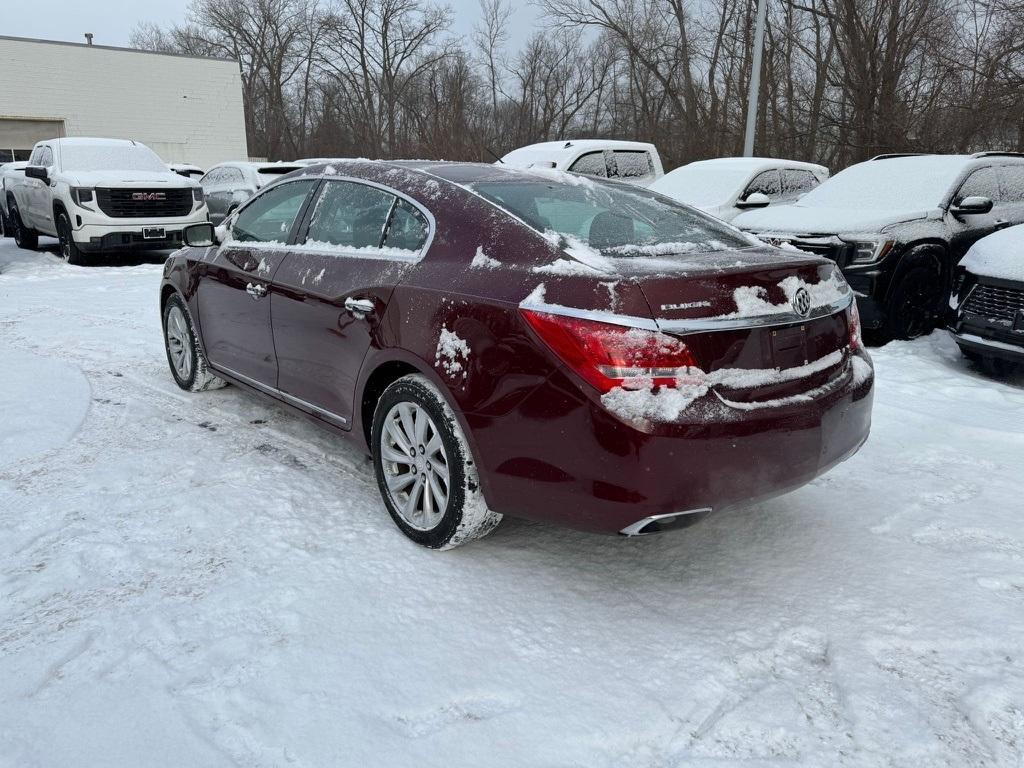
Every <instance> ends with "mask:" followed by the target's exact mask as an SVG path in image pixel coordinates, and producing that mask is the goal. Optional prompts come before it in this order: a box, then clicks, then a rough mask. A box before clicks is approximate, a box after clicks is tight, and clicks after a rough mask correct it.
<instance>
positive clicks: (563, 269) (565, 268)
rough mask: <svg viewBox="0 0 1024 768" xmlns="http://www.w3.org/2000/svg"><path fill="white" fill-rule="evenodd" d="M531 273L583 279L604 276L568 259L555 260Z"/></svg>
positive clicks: (598, 271)
mask: <svg viewBox="0 0 1024 768" xmlns="http://www.w3.org/2000/svg"><path fill="white" fill-rule="evenodd" d="M533 271H534V272H543V273H547V274H550V275H563V276H568V275H581V276H583V277H593V276H594V275H595V274H604V273H603V272H601V271H600V270H597V269H595V268H594V267H591V266H588V265H587V264H584V263H583V262H581V261H575V260H569V259H556V260H555V261H553V262H552V263H550V264H544V265H542V266H539V267H534V268H533Z"/></svg>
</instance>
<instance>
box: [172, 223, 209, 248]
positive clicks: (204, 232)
mask: <svg viewBox="0 0 1024 768" xmlns="http://www.w3.org/2000/svg"><path fill="white" fill-rule="evenodd" d="M181 239H182V240H183V241H184V243H185V245H189V246H192V247H193V248H204V247H206V246H209V245H216V244H217V235H216V233H215V232H214V231H213V224H211V223H210V222H208V221H204V222H203V223H202V224H189V225H188V226H187V227H185V228H184V229H183V230H181Z"/></svg>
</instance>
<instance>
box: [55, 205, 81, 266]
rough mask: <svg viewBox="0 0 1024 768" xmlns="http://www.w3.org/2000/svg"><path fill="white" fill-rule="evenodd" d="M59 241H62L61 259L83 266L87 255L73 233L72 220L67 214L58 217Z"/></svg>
mask: <svg viewBox="0 0 1024 768" xmlns="http://www.w3.org/2000/svg"><path fill="white" fill-rule="evenodd" d="M57 240H59V241H60V257H61V258H62V259H64V261H66V262H67V263H68V264H74V265H81V264H84V263H85V253H84V252H83V251H82V249H81V248H79V247H78V244H77V243H76V242H75V238H74V236H73V235H72V233H71V220H70V219H69V218H68V215H67V214H66V213H61V214H60V215H58V216H57Z"/></svg>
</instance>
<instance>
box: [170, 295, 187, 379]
mask: <svg viewBox="0 0 1024 768" xmlns="http://www.w3.org/2000/svg"><path fill="white" fill-rule="evenodd" d="M164 335H165V337H166V340H167V352H168V354H169V355H170V357H171V364H172V365H173V366H174V370H175V372H176V373H177V374H178V378H179V379H180V380H181V381H188V379H189V376H191V374H192V335H191V333H190V332H189V328H188V321H187V320H186V319H185V313H184V312H182V311H181V307H178V306H173V307H171V309H170V311H169V312H168V313H167V327H166V328H165V330H164Z"/></svg>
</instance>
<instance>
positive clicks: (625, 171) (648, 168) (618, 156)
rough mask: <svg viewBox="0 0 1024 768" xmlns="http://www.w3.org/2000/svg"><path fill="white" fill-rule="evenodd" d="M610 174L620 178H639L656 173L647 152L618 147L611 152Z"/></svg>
mask: <svg viewBox="0 0 1024 768" xmlns="http://www.w3.org/2000/svg"><path fill="white" fill-rule="evenodd" d="M611 155H612V163H611V168H610V169H609V173H608V175H609V176H614V177H617V178H620V179H639V178H643V177H644V176H650V175H651V174H653V173H654V165H653V164H652V163H651V156H650V155H649V154H648V153H647V152H637V151H633V150H620V149H617V150H615V151H614V152H612V153H611Z"/></svg>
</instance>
